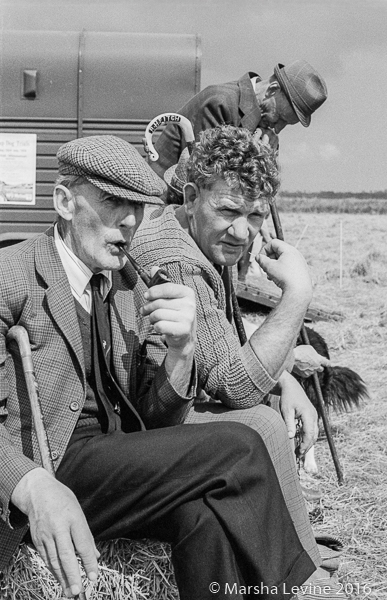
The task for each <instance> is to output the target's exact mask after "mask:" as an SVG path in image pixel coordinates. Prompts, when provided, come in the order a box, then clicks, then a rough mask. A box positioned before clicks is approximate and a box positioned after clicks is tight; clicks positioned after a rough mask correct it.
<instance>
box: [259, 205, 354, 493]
mask: <svg viewBox="0 0 387 600" xmlns="http://www.w3.org/2000/svg"><path fill="white" fill-rule="evenodd" d="M270 211H271V216H272V219H273V223H274V229H275V232H276V236H277V238H278V239H279V240H282V241H284V234H283V230H282V226H281V221H280V217H279V214H278V210H277V205H276V202H275V198H272V199H271V201H270ZM301 337H302V341H303V342H304V344H306V345H310V342H309V337H308V333H307V331H306V329H305V326H304V325H302V327H301ZM313 384H314V387H315V390H316V395H317V401H318V405H319V411H320V414H321V418H322V422H323V425H324V430H325V433H326V436H327V440H328V444H329V448H330V451H331V455H332V459H333V464H334V465H335V469H336V473H337V480H338V483H339V485H342V484H343V482H344V476H343V470H342V468H341V464H340V461H339V457H338V454H337V451H336V446H335V442H334V440H333V436H332V431H331V426H330V423H329V420H328V416H327V413H326V411H325V405H324V398H323V395H322V391H321V386H320V381H319V379H318V375H317V373H314V374H313Z"/></svg>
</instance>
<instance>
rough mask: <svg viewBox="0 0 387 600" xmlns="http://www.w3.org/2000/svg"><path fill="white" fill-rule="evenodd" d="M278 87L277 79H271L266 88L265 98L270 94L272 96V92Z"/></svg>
mask: <svg viewBox="0 0 387 600" xmlns="http://www.w3.org/2000/svg"><path fill="white" fill-rule="evenodd" d="M280 89H281V87H280V84H279V83H278V81H272V82H271V83H270V84H269V85H268V86H267V88H266V92H265V98H270V97H271V96H274V94H275V93H276V92H278V90H280Z"/></svg>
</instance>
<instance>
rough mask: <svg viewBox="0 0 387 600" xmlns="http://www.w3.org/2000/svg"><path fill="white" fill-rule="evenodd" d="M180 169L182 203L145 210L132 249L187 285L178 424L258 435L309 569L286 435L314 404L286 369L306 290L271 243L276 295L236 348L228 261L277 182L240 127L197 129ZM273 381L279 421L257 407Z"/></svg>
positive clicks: (309, 430) (266, 157)
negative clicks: (189, 354)
mask: <svg viewBox="0 0 387 600" xmlns="http://www.w3.org/2000/svg"><path fill="white" fill-rule="evenodd" d="M185 170H186V177H187V183H186V184H185V185H184V205H182V206H176V205H169V206H165V207H162V208H157V209H156V210H154V211H148V212H147V214H146V216H145V218H144V221H143V223H142V225H141V226H140V228H139V229H138V230H137V232H136V235H135V237H134V239H133V243H132V246H131V253H132V255H133V256H134V257H135V258H136V260H138V261H139V262H140V264H141V265H142V266H143V267H144V268H147V269H148V268H150V267H152V266H153V265H156V264H157V265H161V266H163V267H165V268H166V269H167V271H168V275H169V277H170V278H171V279H172V281H174V282H179V283H184V284H185V285H187V286H188V287H191V288H193V289H194V291H195V296H196V304H197V346H196V353H195V358H196V364H197V368H198V377H199V383H200V385H201V388H202V393H201V397H200V398H199V399H198V400H197V402H196V403H195V406H194V407H193V408H192V409H191V410H190V412H189V414H188V417H187V418H186V420H185V422H186V423H197V422H207V421H215V420H218V421H219V420H229V421H240V422H243V423H244V424H247V425H249V426H250V427H252V428H253V429H255V430H256V431H258V432H259V433H260V435H261V436H262V438H263V440H264V442H265V444H266V447H267V448H268V450H269V454H270V456H271V459H272V461H273V464H274V467H275V469H276V472H277V476H278V478H279V481H280V485H281V488H282V492H283V494H284V498H285V502H286V504H287V507H288V510H289V512H290V514H291V517H292V519H293V522H294V525H295V528H296V530H297V532H298V534H299V536H300V540H301V542H302V544H303V546H304V548H305V549H306V550H307V552H308V553H309V555H310V556H311V557H312V559H313V561H314V563H315V565H316V566H318V565H319V563H320V557H319V553H318V550H317V547H316V544H315V540H314V536H313V533H312V531H311V528H310V525H309V520H308V515H307V513H306V510H305V503H304V501H303V498H302V493H301V489H300V486H299V482H298V478H297V473H296V469H295V463H294V456H293V450H292V448H291V445H290V441H289V437H290V438H293V437H294V435H295V419H296V418H300V419H301V420H302V424H303V436H302V439H301V445H300V452H301V453H304V452H306V451H307V449H308V448H309V447H310V446H311V445H312V444H313V443H314V441H315V439H316V434H317V426H316V425H317V422H316V413H315V409H314V408H313V406H312V405H311V403H310V402H309V400H308V398H307V397H306V395H305V394H304V392H303V390H302V389H301V387H300V386H299V384H298V383H297V382H296V380H295V379H294V378H293V377H292V376H291V375H290V373H288V371H287V370H286V366H287V365H289V361H290V362H291V361H292V359H291V356H292V351H293V347H294V343H295V340H296V337H297V333H298V331H299V329H300V326H301V324H302V322H303V318H304V315H305V311H306V309H307V307H308V304H309V302H310V300H311V294H312V289H311V281H310V277H309V273H308V269H307V265H306V263H305V261H304V259H303V257H302V255H301V254H300V253H299V252H298V251H297V250H296V249H294V248H293V247H291V246H289V245H288V244H286V243H285V242H281V241H279V240H272V241H271V242H270V243H269V244H268V245H267V246H266V247H265V251H264V253H263V254H262V255H261V256H260V258H259V263H260V265H261V267H262V268H263V269H264V270H265V271H266V272H267V274H268V276H269V277H270V278H271V279H273V280H274V281H275V282H276V283H277V285H279V286H280V287H281V288H282V292H283V293H282V299H281V301H280V303H279V304H278V306H277V307H276V308H275V310H273V311H272V313H271V314H270V315H269V316H268V318H267V319H266V320H265V322H264V323H263V324H262V325H261V327H260V328H259V329H258V330H257V331H256V332H255V333H254V334H253V335H252V337H251V338H250V340H249V341H248V342H247V343H244V344H243V345H242V344H241V341H240V339H239V338H238V335H237V331H236V327H235V317H236V314H235V309H236V306H235V302H234V304H233V301H232V272H231V271H232V267H233V266H234V265H235V264H236V263H237V261H238V259H239V258H240V256H241V254H242V252H243V250H244V249H245V247H246V246H247V245H249V244H250V243H251V241H252V240H253V238H254V236H255V235H256V233H257V232H258V231H259V229H260V227H261V225H262V222H263V219H264V218H265V216H266V214H267V212H268V209H269V205H268V199H269V198H270V197H271V196H273V195H274V194H275V193H276V191H277V189H278V186H279V175H278V169H277V165H276V160H275V157H274V154H273V152H272V150H271V149H270V148H269V147H268V146H267V145H265V144H263V143H259V142H258V143H256V142H255V141H254V139H253V135H252V134H251V133H250V132H249V131H248V130H246V129H243V128H237V127H233V126H223V127H217V128H214V129H208V130H206V131H203V132H202V134H201V136H200V141H199V142H198V143H197V144H196V145H195V147H194V150H193V153H192V155H191V157H190V158H189V159H188V163H187V164H186V169H185ZM276 385H278V387H279V388H280V389H281V392H280V393H281V412H282V415H283V418H284V420H285V423H284V421H283V419H282V418H281V416H280V414H279V413H278V412H277V411H275V410H273V408H271V407H269V406H266V405H265V402H266V398H267V395H268V394H269V392H270V391H272V390H273V388H274V387H275V386H276ZM285 424H286V425H285Z"/></svg>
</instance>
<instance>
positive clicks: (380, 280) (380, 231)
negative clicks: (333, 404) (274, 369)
mask: <svg viewBox="0 0 387 600" xmlns="http://www.w3.org/2000/svg"><path fill="white" fill-rule="evenodd" d="M281 221H282V226H283V229H284V235H285V239H286V241H288V242H289V243H291V244H293V245H296V244H297V243H298V249H299V250H300V251H301V252H302V253H303V255H304V256H305V258H306V260H307V261H308V264H309V266H310V270H311V274H312V279H313V284H314V300H313V303H315V304H317V305H318V306H319V307H322V308H325V309H327V310H334V311H338V310H339V311H341V312H342V313H343V314H344V318H343V320H341V321H329V322H322V321H318V322H316V323H314V324H312V327H313V328H314V329H315V330H316V331H318V332H319V333H320V334H322V335H323V336H324V338H325V340H326V341H327V343H328V346H329V348H330V353H331V360H332V364H337V365H342V366H347V367H350V368H352V369H354V370H355V371H357V372H358V373H359V374H360V375H361V377H362V378H363V379H364V380H365V382H366V384H367V386H368V390H369V393H370V399H369V400H368V401H367V402H366V403H365V404H364V406H363V407H362V408H361V409H360V410H356V411H354V412H351V413H349V414H341V415H335V414H331V424H332V425H333V429H334V432H335V444H336V448H337V451H338V454H339V457H340V460H341V464H342V467H343V470H344V477H345V481H344V485H343V486H339V485H338V483H337V477H336V472H335V469H334V466H333V462H332V459H331V455H330V452H329V448H328V444H327V442H326V441H321V442H318V443H317V445H316V454H317V457H318V464H319V467H320V472H319V475H318V476H317V477H316V478H315V481H316V483H318V484H319V486H320V487H321V489H322V491H323V496H322V499H321V501H320V503H319V506H318V509H319V511H318V512H319V519H318V521H317V522H316V523H315V524H314V526H313V527H314V530H315V531H316V532H320V533H323V532H325V533H329V534H333V535H337V536H339V537H341V538H342V539H343V541H344V543H345V550H344V553H343V557H342V561H341V566H340V571H339V578H340V581H341V582H342V583H343V584H344V586H345V589H346V591H347V592H348V595H349V597H350V598H351V599H355V598H356V599H357V598H360V599H363V598H369V599H370V600H382V599H385V598H387V215H385V214H343V213H342V214H340V213H317V212H315V213H313V212H297V213H291V212H282V211H281ZM301 236H302V237H301ZM300 237H301V239H300ZM340 239H341V242H340ZM340 243H342V262H341V263H340ZM250 318H252V319H253V320H254V315H250Z"/></svg>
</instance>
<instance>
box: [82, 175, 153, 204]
mask: <svg viewBox="0 0 387 600" xmlns="http://www.w3.org/2000/svg"><path fill="white" fill-rule="evenodd" d="M84 177H85V179H87V180H88V181H90V183H92V184H93V185H95V186H96V187H97V188H99V189H100V190H103V191H104V192H108V193H109V194H112V195H114V196H116V197H117V198H123V199H125V200H131V202H135V203H137V204H156V205H158V206H159V205H163V204H164V202H163V200H162V199H161V198H160V196H148V195H147V194H141V193H140V192H136V191H134V190H131V189H129V188H126V187H122V186H120V185H117V184H116V183H110V182H108V181H107V180H106V179H102V177H98V176H95V175H87V174H84Z"/></svg>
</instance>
